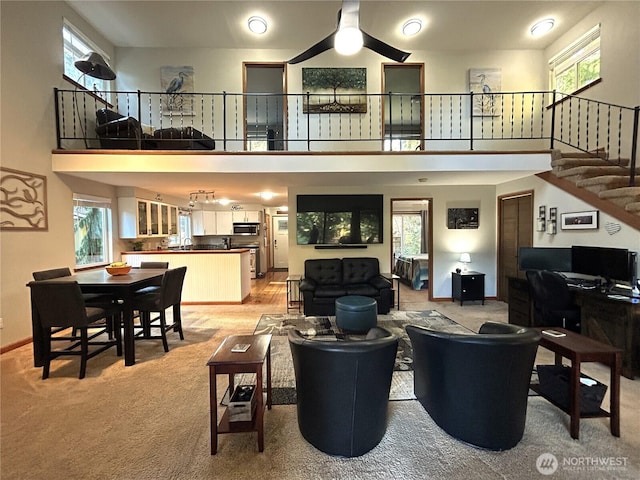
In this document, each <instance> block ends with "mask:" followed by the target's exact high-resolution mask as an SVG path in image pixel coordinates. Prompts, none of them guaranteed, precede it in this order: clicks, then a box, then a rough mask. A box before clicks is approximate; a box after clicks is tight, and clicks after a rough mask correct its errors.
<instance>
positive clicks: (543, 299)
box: [526, 270, 580, 333]
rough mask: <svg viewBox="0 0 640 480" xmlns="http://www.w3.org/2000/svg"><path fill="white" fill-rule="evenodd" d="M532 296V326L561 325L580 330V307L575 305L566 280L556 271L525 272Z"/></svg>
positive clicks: (575, 330) (568, 328) (576, 330)
mask: <svg viewBox="0 0 640 480" xmlns="http://www.w3.org/2000/svg"><path fill="white" fill-rule="evenodd" d="M526 275H527V280H528V281H529V286H530V291H531V294H532V296H533V311H534V322H533V326H539V327H562V328H566V329H567V330H572V331H574V332H578V333H579V332H580V307H578V306H577V305H575V303H574V299H573V294H572V293H571V291H570V290H569V286H568V285H567V282H566V280H565V279H564V278H563V277H562V275H560V274H559V273H556V272H551V271H548V270H528V271H527V272H526Z"/></svg>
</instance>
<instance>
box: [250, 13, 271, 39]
mask: <svg viewBox="0 0 640 480" xmlns="http://www.w3.org/2000/svg"><path fill="white" fill-rule="evenodd" d="M247 25H249V30H251V31H252V32H253V33H257V34H258V35H262V34H263V33H264V32H266V31H267V21H266V20H265V19H264V18H262V17H257V16H254V17H251V18H249V20H248V21H247Z"/></svg>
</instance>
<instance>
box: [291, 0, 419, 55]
mask: <svg viewBox="0 0 640 480" xmlns="http://www.w3.org/2000/svg"><path fill="white" fill-rule="evenodd" d="M359 23H360V0H342V8H341V9H340V10H338V28H337V29H336V30H335V31H334V32H333V33H332V34H331V35H329V36H328V37H326V38H325V39H323V40H320V41H319V42H318V43H316V44H315V45H313V46H311V47H309V48H308V49H307V50H305V51H304V52H302V53H301V54H300V55H298V56H296V57H294V58H292V59H291V60H289V61H288V62H287V63H290V64H295V63H300V62H304V61H305V60H309V59H310V58H313V57H315V56H316V55H319V54H320V53H322V52H325V51H327V50H329V49H330V48H335V49H336V50H337V51H338V53H340V54H342V55H353V54H354V53H357V52H358V51H360V49H361V48H362V47H366V48H368V49H369V50H373V51H374V52H376V53H378V54H380V55H382V56H384V57H387V58H390V59H391V60H393V61H396V62H404V61H405V60H406V59H407V58H408V57H409V55H411V53H407V52H403V51H402V50H398V49H397V48H394V47H392V46H391V45H389V44H387V43H384V42H383V41H381V40H378V39H377V38H374V37H372V36H371V35H369V34H368V33H367V32H365V31H364V30H361V29H360V26H359Z"/></svg>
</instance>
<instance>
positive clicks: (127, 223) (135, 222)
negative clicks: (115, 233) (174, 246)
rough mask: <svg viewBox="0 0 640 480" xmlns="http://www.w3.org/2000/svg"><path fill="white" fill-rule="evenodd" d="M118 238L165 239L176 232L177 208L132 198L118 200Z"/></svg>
mask: <svg viewBox="0 0 640 480" xmlns="http://www.w3.org/2000/svg"><path fill="white" fill-rule="evenodd" d="M118 214H119V218H120V223H119V226H120V238H139V237H166V236H167V235H173V234H175V233H177V231H178V207H176V206H173V205H168V204H165V203H160V202H153V201H151V200H144V199H141V198H133V197H120V198H118Z"/></svg>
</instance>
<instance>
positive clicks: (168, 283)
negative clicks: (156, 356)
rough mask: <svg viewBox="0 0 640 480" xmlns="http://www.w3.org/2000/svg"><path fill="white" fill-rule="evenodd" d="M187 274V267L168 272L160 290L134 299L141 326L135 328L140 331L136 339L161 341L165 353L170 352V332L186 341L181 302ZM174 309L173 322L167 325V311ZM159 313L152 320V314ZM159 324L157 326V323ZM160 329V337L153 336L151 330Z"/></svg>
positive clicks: (163, 278) (134, 306)
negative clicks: (168, 335)
mask: <svg viewBox="0 0 640 480" xmlns="http://www.w3.org/2000/svg"><path fill="white" fill-rule="evenodd" d="M186 273H187V267H179V268H173V269H170V270H167V271H166V272H165V274H164V275H163V276H162V284H161V285H160V290H158V291H157V292H150V293H139V294H136V295H135V296H134V297H133V308H134V310H138V311H139V312H140V326H136V327H135V328H136V329H138V330H140V331H139V332H138V333H136V335H135V339H136V340H138V339H143V340H150V339H161V340H162V345H163V347H164V351H165V352H168V351H169V344H168V343H167V334H166V332H168V331H169V330H173V331H175V332H178V334H179V335H180V340H184V334H183V333H182V318H181V315H180V301H181V299H182V285H183V283H184V277H185V275H186ZM169 307H174V308H173V322H172V323H171V325H167V320H166V309H167V308H169ZM152 312H157V313H159V316H158V317H156V318H154V319H152V318H151V313H152ZM156 321H158V322H159V323H158V324H157V325H156V324H155V322H156ZM152 328H157V329H160V334H159V335H152V334H151V329H152Z"/></svg>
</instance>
